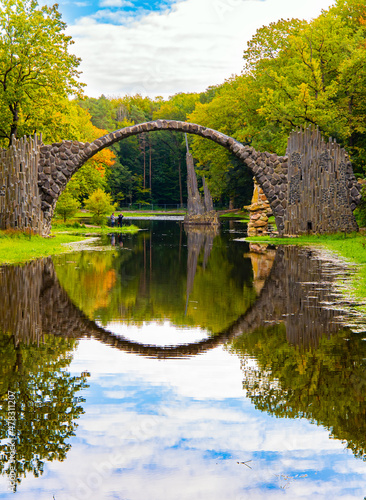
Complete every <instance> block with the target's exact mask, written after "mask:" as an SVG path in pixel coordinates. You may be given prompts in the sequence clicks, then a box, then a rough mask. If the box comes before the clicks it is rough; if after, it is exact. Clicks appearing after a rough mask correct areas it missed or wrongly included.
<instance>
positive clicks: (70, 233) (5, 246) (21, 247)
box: [0, 224, 139, 265]
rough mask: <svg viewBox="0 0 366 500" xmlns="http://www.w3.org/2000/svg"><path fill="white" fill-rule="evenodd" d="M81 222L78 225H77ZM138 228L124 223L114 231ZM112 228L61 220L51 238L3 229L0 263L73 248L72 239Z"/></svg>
mask: <svg viewBox="0 0 366 500" xmlns="http://www.w3.org/2000/svg"><path fill="white" fill-rule="evenodd" d="M78 226H79V227H78ZM138 230H139V229H138V228H137V227H136V226H124V227H122V228H114V229H113V232H114V233H135V232H137V231H138ZM110 232H111V228H107V227H105V228H97V227H93V228H91V227H85V226H84V227H83V226H80V224H79V225H77V224H73V225H71V226H70V225H63V224H59V225H58V226H55V229H53V230H52V233H51V237H50V238H42V237H41V236H36V235H34V236H29V234H25V233H20V232H17V231H0V265H4V264H20V263H23V262H27V261H30V260H34V259H39V258H41V257H48V256H50V255H59V254H61V253H66V252H69V251H72V250H73V249H72V247H71V245H68V244H69V243H70V244H71V243H75V242H78V241H81V240H85V238H86V237H87V236H88V235H90V236H97V235H99V234H108V233H110Z"/></svg>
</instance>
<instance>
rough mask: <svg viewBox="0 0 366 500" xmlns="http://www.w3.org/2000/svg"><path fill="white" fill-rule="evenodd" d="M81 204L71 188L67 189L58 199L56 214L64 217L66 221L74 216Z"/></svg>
mask: <svg viewBox="0 0 366 500" xmlns="http://www.w3.org/2000/svg"><path fill="white" fill-rule="evenodd" d="M79 207H80V204H79V202H78V200H76V199H75V198H74V197H73V196H72V194H71V193H70V190H67V189H66V190H65V191H64V192H63V193H62V194H61V195H60V197H59V199H58V200H57V204H56V208H55V214H56V215H59V216H60V217H62V219H63V221H64V222H66V221H67V219H70V218H71V217H73V216H74V215H75V214H76V212H77V211H78V209H79Z"/></svg>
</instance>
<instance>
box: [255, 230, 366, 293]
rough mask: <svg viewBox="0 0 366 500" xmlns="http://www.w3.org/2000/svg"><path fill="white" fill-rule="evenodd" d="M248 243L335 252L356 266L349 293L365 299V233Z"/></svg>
mask: <svg viewBox="0 0 366 500" xmlns="http://www.w3.org/2000/svg"><path fill="white" fill-rule="evenodd" d="M246 241H249V242H258V243H271V244H272V245H303V246H314V245H317V246H322V247H324V248H326V249H327V250H330V251H332V252H335V253H336V254H337V255H339V256H341V257H343V258H344V259H346V260H347V261H349V262H352V263H354V264H357V265H358V270H357V271H356V272H355V276H354V278H353V280H352V290H351V293H352V294H354V295H355V297H356V298H358V299H361V298H362V299H364V298H365V297H366V235H365V233H363V232H362V233H361V232H360V233H352V234H345V233H337V234H327V235H302V236H298V237H294V238H269V237H268V236H257V237H252V238H246Z"/></svg>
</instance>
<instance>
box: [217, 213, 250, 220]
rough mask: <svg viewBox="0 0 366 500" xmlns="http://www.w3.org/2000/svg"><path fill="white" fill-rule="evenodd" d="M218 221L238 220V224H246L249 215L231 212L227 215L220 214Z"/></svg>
mask: <svg viewBox="0 0 366 500" xmlns="http://www.w3.org/2000/svg"><path fill="white" fill-rule="evenodd" d="M220 219H240V222H241V221H243V222H248V221H249V213H248V212H232V213H230V212H229V213H227V214H220Z"/></svg>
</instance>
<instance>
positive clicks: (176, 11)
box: [69, 0, 333, 96]
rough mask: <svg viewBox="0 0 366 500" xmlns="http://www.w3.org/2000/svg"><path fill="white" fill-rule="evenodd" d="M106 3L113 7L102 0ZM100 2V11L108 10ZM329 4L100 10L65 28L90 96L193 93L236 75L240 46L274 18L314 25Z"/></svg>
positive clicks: (225, 3)
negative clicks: (139, 13)
mask: <svg viewBox="0 0 366 500" xmlns="http://www.w3.org/2000/svg"><path fill="white" fill-rule="evenodd" d="M103 1H104V2H107V3H108V5H109V6H111V2H112V3H113V2H117V1H118V2H119V1H120V0H103ZM107 3H104V5H107ZM332 3H333V2H332V1H331V0H308V1H307V2H294V1H293V0H263V1H258V0H214V1H212V0H184V1H180V2H178V3H176V4H174V5H173V6H172V7H171V8H170V9H169V10H167V11H164V12H150V13H148V14H147V15H145V16H143V17H142V18H138V20H135V21H133V18H132V17H131V13H129V14H126V13H125V12H123V11H118V10H117V11H116V10H108V9H102V10H99V11H98V12H96V13H95V14H94V15H93V16H91V17H84V18H82V19H80V20H79V21H78V22H77V23H76V24H74V25H71V26H70V27H69V33H70V34H71V36H72V37H73V39H74V40H75V45H74V52H75V53H76V54H77V55H78V56H79V57H81V58H82V61H83V62H82V65H81V70H82V71H83V75H82V80H83V81H84V82H85V83H87V90H86V93H87V94H88V95H90V96H99V95H100V94H102V93H104V94H107V95H117V94H119V95H121V94H122V95H123V94H125V93H131V94H134V93H135V92H140V93H142V94H144V95H150V96H154V95H163V96H168V95H172V94H174V93H177V92H199V91H203V90H205V89H206V88H207V87H208V86H209V85H215V84H218V83H222V82H223V81H224V80H225V79H227V78H229V77H230V76H231V75H232V74H239V73H240V72H241V69H242V66H243V62H242V54H243V50H244V49H245V48H246V42H247V41H248V40H249V39H250V38H251V36H252V35H253V34H254V33H255V31H256V30H257V29H258V28H259V27H261V26H262V25H264V24H269V23H270V22H272V21H276V20H278V19H279V18H289V17H300V18H307V19H310V18H313V17H316V16H317V15H319V14H320V12H321V9H322V8H327V7H329V6H330V5H331V4H332Z"/></svg>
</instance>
